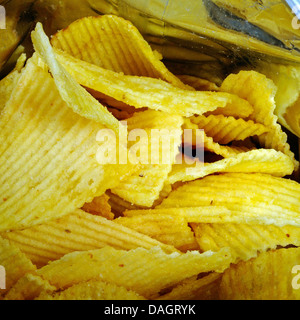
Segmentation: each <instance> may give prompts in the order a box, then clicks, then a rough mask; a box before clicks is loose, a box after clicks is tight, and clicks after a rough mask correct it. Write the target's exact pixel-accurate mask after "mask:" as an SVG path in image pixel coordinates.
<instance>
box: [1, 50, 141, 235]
mask: <svg viewBox="0 0 300 320" xmlns="http://www.w3.org/2000/svg"><path fill="white" fill-rule="evenodd" d="M36 58H37V57H36V56H34V57H33V58H32V59H30V60H29V61H28V62H27V65H26V67H25V69H23V71H22V74H21V77H20V79H19V82H18V84H17V86H16V87H15V89H14V92H13V94H12V98H11V99H10V100H9V102H8V103H7V104H6V106H5V108H4V109H3V111H2V115H1V117H0V140H1V142H2V143H1V145H0V154H1V157H0V164H1V166H0V172H1V178H0V194H1V200H0V230H1V231H5V230H11V229H20V228H24V227H28V226H31V225H33V224H38V223H41V222H44V221H46V220H49V219H53V218H58V217H61V216H63V215H65V214H68V213H70V212H72V211H73V210H74V209H77V208H80V207H82V206H83V205H84V203H86V202H90V201H92V200H93V199H94V198H95V197H97V196H100V195H101V194H103V193H104V192H105V191H106V190H107V189H110V188H112V187H115V186H116V185H117V184H118V183H119V182H120V179H121V178H123V177H124V176H126V175H128V174H130V173H131V172H132V171H131V170H135V169H136V168H134V166H130V165H126V166H122V165H119V166H118V165H100V164H99V163H98V161H97V159H96V154H97V152H98V149H99V144H98V142H97V141H96V137H97V134H98V132H99V130H100V129H102V128H103V126H102V125H99V124H98V123H97V122H94V121H92V120H87V119H85V118H83V117H81V116H79V115H77V114H75V113H74V112H73V111H72V110H71V109H70V108H68V107H67V106H66V104H65V103H64V101H63V100H62V99H61V97H60V95H59V93H58V90H57V88H56V86H55V83H54V80H53V79H52V78H51V76H50V74H49V73H48V72H47V71H45V70H44V69H43V68H41V67H39V66H38V64H37V62H36V61H37V60H36ZM41 83H42V84H43V87H42V88H41V86H40V84H41Z"/></svg>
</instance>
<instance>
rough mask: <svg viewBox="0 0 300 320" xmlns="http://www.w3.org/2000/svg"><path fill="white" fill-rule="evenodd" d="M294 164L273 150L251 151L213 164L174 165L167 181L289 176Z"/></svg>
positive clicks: (172, 182)
mask: <svg viewBox="0 0 300 320" xmlns="http://www.w3.org/2000/svg"><path fill="white" fill-rule="evenodd" d="M293 171H294V164H293V161H292V160H291V159H290V157H288V156H286V155H285V154H283V153H282V152H278V151H275V150H271V149H270V150H266V149H259V150H252V151H248V152H243V153H239V154H237V155H236V156H235V157H231V158H226V159H223V160H220V161H217V162H214V163H204V164H203V165H200V166H199V165H198V166H190V165H188V164H175V165H173V169H172V171H171V173H170V174H169V177H168V181H169V183H171V184H174V183H176V182H178V181H182V182H187V181H192V180H196V179H200V178H203V177H205V176H208V175H211V174H214V173H224V172H225V173H229V172H241V173H264V174H271V175H273V176H276V177H285V176H288V175H291V174H292V173H293Z"/></svg>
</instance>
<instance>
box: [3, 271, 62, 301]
mask: <svg viewBox="0 0 300 320" xmlns="http://www.w3.org/2000/svg"><path fill="white" fill-rule="evenodd" d="M55 289H56V288H55V287H54V286H52V285H50V283H49V281H47V280H44V279H43V278H42V277H40V276H37V275H35V274H32V273H27V274H25V276H24V277H22V278H20V279H19V280H18V281H17V282H16V284H15V285H14V286H13V287H12V288H11V289H10V290H9V291H8V293H7V294H6V295H5V297H4V300H13V301H16V300H34V299H35V298H36V297H37V296H39V295H40V294H41V293H42V292H45V291H46V292H49V291H50V292H51V291H54V290H55Z"/></svg>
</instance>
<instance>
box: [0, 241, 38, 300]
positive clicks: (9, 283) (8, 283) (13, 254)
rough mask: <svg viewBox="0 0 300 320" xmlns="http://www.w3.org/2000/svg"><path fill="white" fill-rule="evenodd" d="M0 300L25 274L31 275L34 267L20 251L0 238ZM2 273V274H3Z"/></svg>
mask: <svg viewBox="0 0 300 320" xmlns="http://www.w3.org/2000/svg"><path fill="white" fill-rule="evenodd" d="M0 266H1V279H0V283H1V286H0V300H2V298H3V297H4V296H5V294H6V293H7V292H8V291H9V290H10V289H11V288H12V287H13V285H14V284H15V283H16V282H17V281H18V280H19V279H21V278H22V277H23V276H25V275H26V274H27V273H33V272H35V270H36V266H35V265H34V264H33V263H32V262H31V261H30V259H28V258H27V257H26V255H25V254H24V253H22V252H21V250H20V249H19V248H18V247H17V246H15V245H13V244H11V243H10V242H9V241H8V240H6V239H3V238H1V237H0ZM3 271H4V272H3Z"/></svg>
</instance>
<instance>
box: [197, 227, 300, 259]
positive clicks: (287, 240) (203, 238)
mask: <svg viewBox="0 0 300 320" xmlns="http://www.w3.org/2000/svg"><path fill="white" fill-rule="evenodd" d="M192 227H193V230H194V232H195V236H196V239H197V241H198V243H199V246H200V249H201V251H207V250H212V251H218V250H220V249H221V248H223V247H230V248H231V249H232V251H233V253H232V254H233V255H234V256H236V259H237V260H236V262H238V261H240V260H243V261H247V260H250V259H251V258H254V257H257V255H258V253H259V252H265V251H268V250H270V249H276V248H277V247H278V246H281V247H287V246H289V245H294V246H299V245H300V228H297V227H292V226H286V227H281V228H279V227H276V226H271V225H270V226H262V225H250V224H233V223H224V224H205V223H203V224H192Z"/></svg>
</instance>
